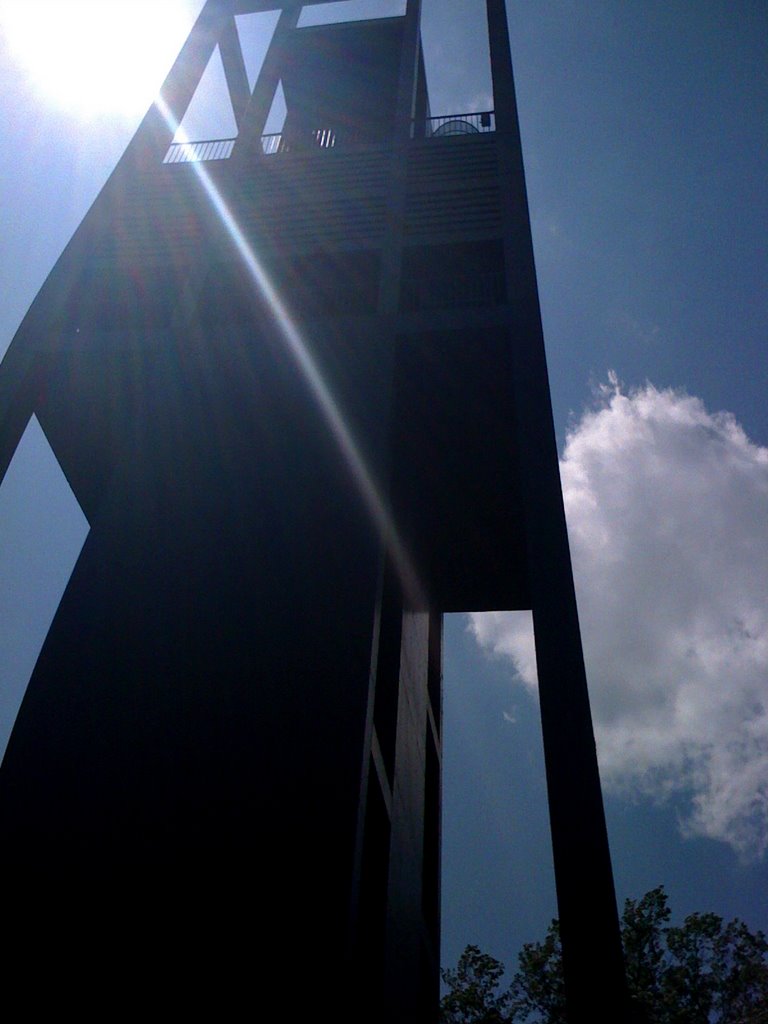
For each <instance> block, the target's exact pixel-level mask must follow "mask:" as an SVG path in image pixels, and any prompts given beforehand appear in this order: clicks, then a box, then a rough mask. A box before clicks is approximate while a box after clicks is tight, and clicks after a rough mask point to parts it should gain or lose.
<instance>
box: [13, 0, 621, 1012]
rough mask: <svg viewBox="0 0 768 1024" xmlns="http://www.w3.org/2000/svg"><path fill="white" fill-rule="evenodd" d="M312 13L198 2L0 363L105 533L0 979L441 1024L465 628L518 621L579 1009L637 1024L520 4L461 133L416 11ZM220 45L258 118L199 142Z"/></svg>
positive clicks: (66, 644)
mask: <svg viewBox="0 0 768 1024" xmlns="http://www.w3.org/2000/svg"><path fill="white" fill-rule="evenodd" d="M316 2H318V0H316ZM273 9H277V14H276V17H275V23H274V32H273V35H272V41H271V44H270V47H269V49H268V52H267V54H266V57H265V59H264V61H263V64H262V66H261V69H260V71H259V73H258V76H257V78H256V80H255V82H254V81H252V80H251V78H249V73H248V67H249V65H248V63H247V60H246V57H247V54H246V55H244V53H243V47H242V45H241V44H242V39H243V35H242V32H241V31H240V28H239V26H240V19H241V18H242V16H246V15H248V14H250V13H253V12H256V11H263V10H273ZM300 11H301V8H300V7H298V6H296V5H294V4H293V3H291V2H289V0H283V2H279V0H278V2H269V0H267V2H259V0H208V2H207V3H206V5H205V7H204V9H203V11H202V13H201V14H200V16H199V18H198V20H197V23H196V24H195V26H194V28H193V30H192V32H191V34H190V36H189V38H188V40H187V42H186V43H185V45H184V48H183V49H182V52H181V54H180V56H179V58H178V60H177V61H176V63H175V65H174V67H173V69H172V71H171V73H170V74H169V76H168V79H167V81H166V84H165V86H164V87H163V90H162V93H161V97H160V98H159V100H158V101H157V103H156V104H155V106H154V107H153V108H152V109H151V110H150V112H149V113H148V115H147V116H146V118H145V120H144V122H143V123H142V125H141V127H140V129H139V131H138V133H137V134H136V136H135V138H134V140H133V142H132V143H131V145H130V146H129V148H128V150H127V152H126V153H125V155H124V157H123V158H122V160H121V161H120V163H119V165H118V167H117V168H116V170H115V171H114V173H113V175H112V177H111V178H110V180H109V181H108V183H107V184H106V186H105V187H104V189H103V191H102V193H101V195H100V196H99V197H98V199H97V200H96V202H95V203H94V205H93V207H92V209H91V210H90V212H89V213H88V215H87V216H86V218H85V220H84V221H83V223H82V225H81V226H80V228H79V229H78V231H77V232H76V234H75V236H74V238H73V239H72V241H71V243H70V244H69V246H68V247H67V249H66V250H65V252H64V254H63V255H62V256H61V258H60V260H59V262H58V263H57V265H56V267H55V268H54V270H53V272H52V273H51V275H50V277H49V278H48V280H47V281H46V283H45V285H44V287H43V288H42V290H41V291H40V294H39V295H38V297H37V299H36V300H35V302H34V304H33V306H32V308H31V309H30V311H29V313H28V315H27V317H26V318H25V320H24V322H23V324H22V326H21V328H20V329H19V332H18V334H17V336H16V338H15V340H14V342H13V344H12V346H11V348H10V349H9V352H8V354H7V356H6V358H5V361H4V362H3V364H2V367H1V368H0V417H2V421H1V422H2V428H3V433H2V445H3V447H2V460H3V462H2V469H3V470H4V469H5V466H6V465H7V462H8V460H9V459H10V458H11V456H12V454H13V452H14V450H15V448H16V445H17V443H18V440H19V438H20V436H21V434H22V432H23V430H24V428H25V426H26V424H27V423H28V421H29V419H30V417H31V416H32V415H33V414H35V415H36V416H37V418H38V420H39V422H40V424H41V425H42V427H43V430H44V431H45V433H46V436H47V438H48V440H49V442H50V444H51V447H52V449H53V451H54V452H55V454H56V456H57V458H58V460H59V463H60V465H61V466H62V468H63V470H64V472H65V474H66V476H67V479H68V480H69V482H70V484H71V486H72V489H73V491H74V493H75V495H76V497H77V499H78V501H79V502H80V505H81V507H82V509H83V511H84V512H85V515H86V516H87V519H88V523H89V525H90V532H89V534H88V538H87V540H86V543H85V546H84V548H83V551H82V554H81V556H80V559H79V561H78V563H77V566H76V568H75V570H74V573H73V575H72V578H71V580H70V583H69V585H68V588H67V590H66V592H65V595H64V597H63V600H62V602H61V606H60V608H59V611H58V613H57V615H56V617H55V620H54V622H53V625H52V627H51V630H50V633H49V635H48V637H47V640H46V642H45V645H44V647H43V650H42V653H41V655H40V658H39V660H38V663H37V666H36V668H35V671H34V674H33V676H32V679H31V682H30V684H29V688H28V690H27V694H26V697H25V699H24V702H23V704H22V706H21V710H20V712H19V715H18V719H17V721H16V725H15V728H14V731H13V734H12V737H11V741H10V744H9V747H8V751H7V754H6V757H5V760H4V763H3V765H2V769H0V831H1V836H0V860H1V861H2V865H3V879H4V881H5V884H6V886H7V887H8V895H7V896H6V897H5V898H4V907H5V910H4V921H5V926H6V935H7V936H14V937H18V941H16V942H15V946H14V948H15V954H14V957H13V967H12V971H11V976H12V977H14V978H21V979H22V980H23V981H24V983H25V985H27V987H28V988H30V990H34V991H35V993H36V994H37V995H38V997H39V998H40V999H42V1000H43V1001H45V1000H46V999H49V1000H50V1003H51V1005H52V1006H53V1005H57V1006H61V1005H66V1000H68V999H75V1000H78V999H80V1000H84V1001H88V1000H92V999H93V998H94V995H95V994H99V998H100V999H103V998H107V999H108V1000H110V1003H109V1005H111V1006H112V1007H113V1008H119V1006H120V1005H121V1000H122V1001H123V1002H124V1001H125V1000H127V999H131V1000H136V1001H138V1003H139V1004H140V1005H144V1006H146V1007H149V1006H152V1007H155V1008H159V1007H162V1009H163V1012H177V1013H178V1014H181V1015H188V1014H189V1013H190V1012H192V1011H194V1010H196V1009H200V1010H201V1011H202V1010H203V1008H205V1011H204V1012H206V1013H216V1014H217V1015H218V1017H219V1019H224V1020H228V1019H233V1015H234V1014H239V1013H240V1012H241V1011H243V1012H253V1013H255V1014H256V1016H257V1017H258V1016H259V1015H260V1014H261V1015H265V1016H271V1017H272V1018H273V1019H279V1020H285V1021H293V1020H296V1021H305V1020H309V1019H314V1017H315V1016H316V1015H317V1014H318V1012H319V1011H321V1010H323V1011H325V1010H326V1009H327V1013H328V1014H330V1016H331V1018H332V1019H334V1020H339V1021H347V1020H349V1021H353V1020H354V1021H367V1020H373V1021H377V1020H379V1021H382V1022H387V1024H407V1022H411V1021H413V1022H417V1021H418V1022H430V1021H434V1020H435V1019H436V1010H437V1001H438V985H439V975H438V965H439V959H438V957H439V916H440V912H439V907H440V892H439V877H440V872H439V866H440V764H441V736H440V731H441V708H440V697H441V622H442V614H443V613H444V612H448V611H460V610H475V611H477V610H484V609H519V608H529V609H532V610H533V618H534V625H535V633H536V651H537V659H538V671H539V684H540V694H541V713H542V724H543V731H544V744H545V754H546V764H547V782H548V788H549V800H550V809H551V820H552V835H553V844H554V857H555V871H556V881H557V892H558V900H559V913H560V918H561V923H562V938H563V949H564V958H565V969H566V983H567V989H568V1001H569V1013H570V1020H571V1021H572V1022H577V1021H578V1022H581V1021H594V1020H598V1019H604V1020H612V1021H620V1020H622V1019H624V1018H625V1015H626V1012H627V1006H626V998H625V986H624V979H623V967H622V963H621V951H620V944H619V937H618V922H617V917H616V909H615V900H614V894H613V883H612V877H611V867H610V861H609V855H608V846H607V840H606V833H605V824H604V819H603V810H602V800H601V795H600V786H599V780H598V775H597V765H596V759H595V748H594V741H593V736H592V726H591V719H590V711H589V703H588V697H587V689H586V681H585V676H584V666H583V659H582V651H581V642H580V638H579V628H578V621H577V614H576V605H575V599H574V591H573V581H572V575H571V566H570V557H569V552H568V542H567V535H566V529H565V520H564V515H563V504H562V497H561V491H560V482H559V476H558V464H557V451H556V445H555V439H554V431H553V426H552V416H551V410H550V399H549V389H548V383H547V374H546V367H545V361H544V348H543V341H542V334H541V323H540V316H539V308H538V300H537V292H536V280H535V273H534V264H533V255H532V248H531V238H530V228H529V221H528V212H527V205H526V196H525V185H524V179H523V165H522V158H521V151H520V140H519V133H518V126H517V115H516V108H515V99H514V90H513V84H512V71H511V64H510V54H509V42H508V33H507V24H506V12H505V9H504V4H503V0H488V3H487V17H488V27H489V39H490V55H491V65H492V75H493V89H494V104H493V106H494V109H493V110H490V111H477V112H470V113H465V112H457V113H455V114H453V113H451V112H443V113H444V116H440V117H435V116H433V114H432V112H431V110H430V106H429V99H428V89H427V80H426V77H425V70H424V61H423V56H422V50H421V42H420V29H419V20H420V4H419V0H408V3H407V9H406V12H405V14H404V15H402V16H399V17H392V18H386V19H378V20H368V21H354V22H347V23H337V24H330V25H315V26H306V27H304V26H302V27H300V24H299V16H300ZM446 16H448V11H447V10H446ZM478 16H482V11H479V12H478ZM212 58H215V59H216V60H220V61H221V66H222V67H223V71H224V76H225V79H226V83H227V89H228V92H229V98H230V100H231V107H232V112H233V115H234V123H235V125H236V133H235V134H234V137H232V138H217V139H197V138H189V139H184V138H180V137H179V136H178V134H177V128H178V126H179V124H180V123H181V122H182V119H183V117H184V114H185V111H186V110H187V108H188V106H189V104H190V102H191V101H192V99H193V96H194V95H195V92H196V89H197V88H198V84H199V82H200V81H201V78H202V76H203V74H204V72H205V69H206V67H207V65H208V63H209V61H210V60H211V59H212ZM278 94H279V95H282V96H283V97H284V103H285V119H284V124H283V126H282V130H281V131H280V132H279V133H271V134H267V133H266V130H265V126H266V124H267V118H268V115H269V113H270V110H272V109H273V103H274V99H275V96H276V95H278ZM515 827H518V828H519V827H525V826H524V823H516V825H515ZM510 912H511V913H514V908H513V907H512V908H510ZM46 986H47V987H46ZM64 992H66V993H67V996H66V999H65V997H64V995H63V994H62V993H64ZM275 1002H277V1007H278V1008H277V1009H274V1008H272V1009H270V1007H274V1006H275ZM109 1012H111V1011H109Z"/></svg>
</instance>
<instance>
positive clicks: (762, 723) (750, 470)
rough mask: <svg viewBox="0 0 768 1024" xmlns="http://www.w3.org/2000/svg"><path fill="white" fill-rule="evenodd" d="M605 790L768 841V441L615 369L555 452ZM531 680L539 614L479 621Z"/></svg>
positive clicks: (740, 843) (489, 643) (736, 840)
mask: <svg viewBox="0 0 768 1024" xmlns="http://www.w3.org/2000/svg"><path fill="white" fill-rule="evenodd" d="M560 469H561V474H562V480H563V491H564V496H565V504H566V510H567V515H568V525H569V533H570V539H571V549H572V557H573V564H574V572H575V576H576V587H577V593H578V600H579V610H580V616H581V623H582V633H583V637H584V647H585V655H586V660H587V671H588V675H589V682H590V693H591V696H592V710H593V716H594V719H595V728H596V735H597V743H598V752H599V757H600V763H601V768H602V773H603V778H604V781H605V783H606V785H607V787H608V788H609V789H612V790H613V791H619V792H624V793H627V794H635V795H641V796H651V797H653V798H656V799H662V800H664V799H674V800H675V802H676V803H678V805H679V808H680V814H681V823H682V828H683V831H684V832H685V833H686V834H691V835H704V836H710V837H712V838H714V839H719V840H723V841H725V842H728V843H730V844H731V846H733V847H734V849H736V850H737V851H738V852H739V853H740V854H741V855H742V856H743V857H746V858H752V857H759V856H761V855H762V854H764V853H765V851H766V848H768V449H766V448H761V447H758V446H757V445H754V444H752V443H751V442H750V440H749V438H748V437H747V436H746V435H745V433H744V431H743V430H742V429H741V427H740V426H739V424H738V423H737V422H736V420H735V419H734V418H733V416H731V415H730V414H727V413H716V414H712V413H709V412H707V410H706V409H705V407H704V405H703V403H702V402H701V401H700V400H699V399H697V398H693V397H691V396H689V395H686V394H684V393H681V392H677V391H671V390H666V391H658V390H656V388H654V387H652V386H651V385H646V386H645V387H644V388H642V389H640V390H638V391H635V392H632V393H630V394H625V393H623V392H622V391H621V389H620V388H619V386H618V385H617V383H616V380H615V378H613V377H612V378H611V387H610V388H605V389H603V392H602V395H601V399H600V401H599V403H598V406H597V407H596V408H594V409H593V410H591V411H589V412H587V413H585V415H584V416H583V417H582V419H581V420H580V422H579V423H578V424H577V425H576V426H575V427H574V428H573V429H572V430H571V432H570V433H569V436H568V438H567V441H566V446H565V452H564V455H563V458H562V460H561V464H560ZM472 625H473V629H474V631H475V634H476V636H477V638H478V640H479V642H480V643H481V644H482V645H483V646H484V647H485V648H486V649H490V650H493V651H494V652H496V653H501V654H506V655H508V656H509V657H511V658H512V660H513V661H514V664H515V667H516V669H517V672H518V674H519V677H520V679H521V680H522V682H523V683H525V684H526V685H527V686H528V687H530V688H533V687H535V685H536V672H535V660H534V653H533V644H532V638H531V632H530V618H529V617H522V618H521V616H519V615H508V614H500V613H495V614H493V615H476V616H474V617H473V620H472Z"/></svg>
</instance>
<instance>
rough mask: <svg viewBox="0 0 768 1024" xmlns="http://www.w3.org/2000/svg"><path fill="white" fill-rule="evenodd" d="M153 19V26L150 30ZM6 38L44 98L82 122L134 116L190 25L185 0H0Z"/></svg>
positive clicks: (152, 91) (157, 83) (154, 89)
mask: <svg viewBox="0 0 768 1024" xmlns="http://www.w3.org/2000/svg"><path fill="white" fill-rule="evenodd" d="M149 18H151V21H152V31H151V32H147V22H148V19H149ZM0 20H1V21H2V24H3V27H4V30H5V33H6V35H7V40H8V44H9V45H10V47H11V49H12V51H13V53H14V55H15V56H16V58H17V60H18V62H19V64H20V66H21V67H23V69H24V70H25V72H26V73H27V74H28V76H29V79H30V82H31V83H32V85H33V87H34V88H35V90H37V91H38V92H39V94H40V97H41V99H42V100H43V101H44V102H46V103H51V104H55V105H57V106H59V107H61V109H62V110H64V111H66V112H67V113H69V114H71V115H72V116H74V117H78V118H81V119H83V120H86V119H89V118H93V117H95V116H98V115H103V116H105V117H135V116H136V115H140V114H143V113H144V111H145V110H146V109H147V107H148V106H149V105H150V103H151V102H152V100H153V99H154V98H155V96H156V94H157V92H158V89H159V87H160V85H161V84H162V81H163V78H164V76H165V75H166V73H167V71H168V54H169V53H173V52H174V51H176V50H178V49H179V48H180V47H181V44H182V43H183V41H184V39H185V37H186V34H187V32H188V30H189V5H188V4H187V3H185V2H184V0H161V2H159V3H158V2H157V0H72V2H66V3H64V2H62V0H0Z"/></svg>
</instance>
